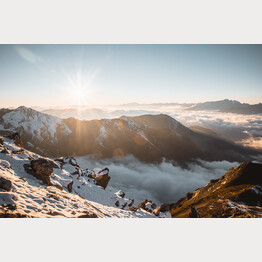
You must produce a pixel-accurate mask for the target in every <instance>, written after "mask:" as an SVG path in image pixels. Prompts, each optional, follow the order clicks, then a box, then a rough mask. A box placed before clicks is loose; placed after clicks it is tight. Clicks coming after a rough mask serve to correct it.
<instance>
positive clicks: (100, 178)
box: [88, 167, 110, 189]
mask: <svg viewBox="0 0 262 262" xmlns="http://www.w3.org/2000/svg"><path fill="white" fill-rule="evenodd" d="M108 173H109V169H108V168H107V167H106V168H104V169H103V170H101V171H100V172H99V173H97V174H92V175H91V174H90V175H88V177H90V178H93V179H94V180H95V183H96V185H98V186H101V187H103V188H104V189H106V187H107V185H108V183H109V180H110V176H109V175H108Z"/></svg>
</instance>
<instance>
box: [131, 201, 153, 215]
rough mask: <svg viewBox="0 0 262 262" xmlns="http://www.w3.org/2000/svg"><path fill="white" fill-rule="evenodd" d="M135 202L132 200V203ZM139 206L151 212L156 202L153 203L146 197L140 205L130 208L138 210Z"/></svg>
mask: <svg viewBox="0 0 262 262" xmlns="http://www.w3.org/2000/svg"><path fill="white" fill-rule="evenodd" d="M133 203H134V201H132V204H133ZM132 204H131V205H132ZM131 205H130V206H131ZM139 208H141V209H144V210H146V211H147V212H149V213H152V212H153V210H154V209H155V208H156V204H155V203H153V202H152V201H151V200H147V199H145V200H144V201H142V202H141V203H140V204H139V205H138V206H135V207H132V208H130V209H129V210H130V211H134V212H136V211H137V210H138V209H139Z"/></svg>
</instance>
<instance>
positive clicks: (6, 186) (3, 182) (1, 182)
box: [0, 176, 12, 191]
mask: <svg viewBox="0 0 262 262" xmlns="http://www.w3.org/2000/svg"><path fill="white" fill-rule="evenodd" d="M1 189H2V190H4V191H11V189H12V182H11V181H10V180H9V179H6V178H4V177H1V176H0V190H1Z"/></svg>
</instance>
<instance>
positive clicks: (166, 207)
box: [153, 203, 170, 216]
mask: <svg viewBox="0 0 262 262" xmlns="http://www.w3.org/2000/svg"><path fill="white" fill-rule="evenodd" d="M169 211H170V205H169V204H166V203H164V204H162V205H160V206H159V207H157V208H155V209H154V210H153V214H154V215H155V216H159V215H160V213H161V212H163V213H164V212H169Z"/></svg>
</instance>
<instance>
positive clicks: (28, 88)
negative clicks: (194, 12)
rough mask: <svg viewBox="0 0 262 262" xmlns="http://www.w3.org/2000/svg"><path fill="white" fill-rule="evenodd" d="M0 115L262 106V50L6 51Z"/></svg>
mask: <svg viewBox="0 0 262 262" xmlns="http://www.w3.org/2000/svg"><path fill="white" fill-rule="evenodd" d="M0 90H1V96H0V107H9V106H20V105H25V106H36V105H39V106H69V105H72V104H76V103H80V104H81V105H90V106H96V105H103V104H105V105H107V104H122V103H129V102H139V103H143V102H144V103H151V102H203V101H207V100H220V99H224V98H228V99H235V100H239V101H241V102H249V103H257V102H262V45H0Z"/></svg>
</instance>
